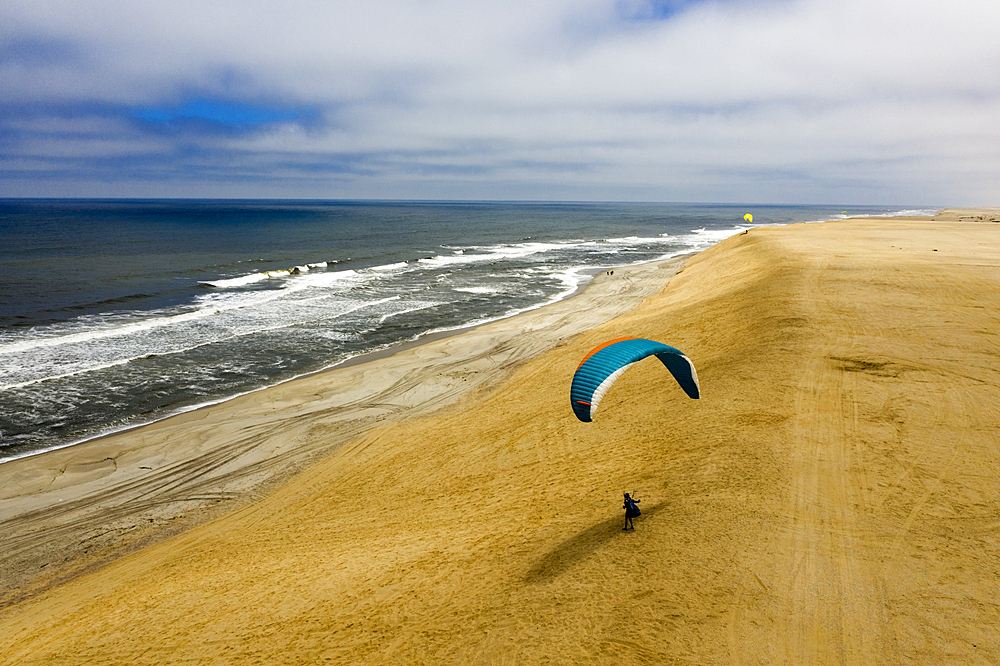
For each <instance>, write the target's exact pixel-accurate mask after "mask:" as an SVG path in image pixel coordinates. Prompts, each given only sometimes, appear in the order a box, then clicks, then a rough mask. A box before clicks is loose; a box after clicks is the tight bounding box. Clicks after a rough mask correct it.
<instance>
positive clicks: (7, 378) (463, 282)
mask: <svg viewBox="0 0 1000 666" xmlns="http://www.w3.org/2000/svg"><path fill="white" fill-rule="evenodd" d="M900 209H901V207H900V208H878V207H867V208H859V207H849V208H845V207H838V206H728V205H727V206H714V205H687V204H618V203H609V204H593V203H581V204H572V203H489V202H485V203H457V202H455V203H448V202H442V203H424V202H352V201H177V200H163V201H158V200H140V201H135V200H128V201H107V200H83V201H72V200H9V199H8V200H0V461H3V460H9V459H12V458H16V457H22V456H24V455H29V454H31V453H34V452H38V451H42V450H47V449H51V448H55V447H59V446H65V445H68V444H71V443H74V442H78V441H81V440H84V439H88V438H91V437H94V436H98V435H100V434H104V433H108V432H113V431H115V430H120V429H123V428H127V427H130V426H134V425H138V424H140V423H144V422H148V421H152V420H155V419H158V418H162V417H163V416H166V415H168V414H171V413H175V412H178V411H182V410H185V409H190V408H193V407H195V406H198V405H203V404H207V403H211V402H216V401H219V400H223V399H226V398H228V397H232V396H234V395H238V394H241V393H245V392H247V391H251V390H254V389H257V388H261V387H264V386H268V385H273V384H275V383H277V382H280V381H283V380H286V379H289V378H291V377H295V376H298V375H302V374H305V373H308V372H313V371H316V370H319V369H322V368H324V367H328V366H330V365H332V364H335V363H338V362H340V361H343V360H345V359H347V358H350V357H352V356H356V355H358V354H361V353H364V352H367V351H373V350H377V349H382V348H386V347H389V346H392V345H394V344H398V343H399V342H402V341H406V340H413V339H415V338H417V337H419V336H420V335H422V334H425V333H427V332H429V331H439V330H449V329H455V328H460V327H463V326H467V325H470V324H473V323H477V322H483V321H488V320H492V319H497V318H501V317H505V316H509V315H511V314H514V313H517V312H521V311H524V310H526V309H530V308H534V307H538V306H541V305H543V304H545V303H549V302H553V301H556V300H559V299H561V298H564V297H566V296H567V295H569V294H571V293H572V292H574V291H575V290H576V288H577V287H578V286H580V285H581V284H583V283H584V282H586V281H587V280H588V279H589V276H590V275H591V274H593V272H595V271H597V270H600V269H602V268H608V267H613V266H618V265H624V264H630V263H637V262H644V261H650V260H654V259H659V258H664V257H669V256H674V255H677V254H683V253H687V252H691V251H695V250H700V249H704V248H706V247H708V246H709V245H711V244H713V243H715V242H718V241H719V240H721V239H723V238H725V237H727V236H729V235H731V234H733V233H736V232H738V231H740V230H742V229H743V228H745V227H746V223H745V222H744V219H743V216H744V214H745V213H746V212H750V213H752V214H753V215H754V224H787V223H791V222H804V221H819V220H824V219H831V218H836V217H843V216H845V215H869V214H882V215H891V214H896V213H899V212H901V210H900ZM911 212H912V211H911Z"/></svg>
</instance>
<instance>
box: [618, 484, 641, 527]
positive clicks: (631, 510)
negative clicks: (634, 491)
mask: <svg viewBox="0 0 1000 666" xmlns="http://www.w3.org/2000/svg"><path fill="white" fill-rule="evenodd" d="M641 501H642V500H639V499H635V498H632V497H629V496H628V493H625V505H624V506H623V507H622V508H623V509H625V527H623V528H622V531H624V530H628V529H632V530H634V529H635V525H633V524H632V519H633V518H635V517H636V516H638V515H639V514H641V513H642V512H641V511H639V507H637V506H636V504H638V503H639V502H641Z"/></svg>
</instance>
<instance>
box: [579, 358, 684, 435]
mask: <svg viewBox="0 0 1000 666" xmlns="http://www.w3.org/2000/svg"><path fill="white" fill-rule="evenodd" d="M648 356H656V358H658V359H660V361H661V362H662V363H663V365H665V366H666V367H667V370H669V371H670V374H672V375H673V376H674V379H676V380H677V383H678V384H680V387H681V388H682V389H684V392H685V393H687V394H688V396H689V397H691V398H696V399H697V398H700V397H701V387H700V386H699V384H698V375H697V373H696V372H695V369H694V364H693V363H692V362H691V359H689V358H688V357H687V356H685V355H684V352H682V351H680V350H679V349H675V348H674V347H671V346H669V345H665V344H663V343H661V342H655V341H653V340H645V339H643V338H619V339H617V340H609V341H608V342H605V343H604V344H602V345H599V346H598V347H597V348H595V349H593V350H592V351H591V352H590V353H589V354H587V355H586V356H585V357H584V359H583V361H581V362H580V365H579V367H578V368H577V369H576V373H574V375H573V383H572V385H571V386H570V390H569V400H570V404H571V405H572V407H573V412H574V413H575V414H576V417H577V418H578V419H580V420H581V421H585V422H589V421H592V420H593V415H594V412H595V411H597V406H598V404H600V402H601V398H603V397H604V394H605V393H607V392H608V389H610V388H611V385H612V384H614V383H615V381H616V380H617V379H618V378H619V377H621V376H622V374H623V373H624V372H625V371H626V370H628V369H629V368H630V367H632V365H634V364H635V363H638V362H639V361H641V360H642V359H644V358H646V357H648Z"/></svg>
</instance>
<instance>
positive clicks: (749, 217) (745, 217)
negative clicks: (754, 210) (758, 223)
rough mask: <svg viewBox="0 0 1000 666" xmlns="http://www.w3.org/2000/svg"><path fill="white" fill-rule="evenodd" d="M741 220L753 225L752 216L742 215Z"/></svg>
mask: <svg viewBox="0 0 1000 666" xmlns="http://www.w3.org/2000/svg"><path fill="white" fill-rule="evenodd" d="M743 219H744V220H746V221H747V222H749V223H751V224H753V215H751V214H750V213H747V214H746V215H744V216H743Z"/></svg>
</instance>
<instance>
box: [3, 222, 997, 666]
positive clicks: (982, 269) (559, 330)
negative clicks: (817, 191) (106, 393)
mask: <svg viewBox="0 0 1000 666" xmlns="http://www.w3.org/2000/svg"><path fill="white" fill-rule="evenodd" d="M635 270H636V271H640V272H642V271H645V272H644V273H641V274H640V275H636V276H635V277H633V278H628V279H629V280H631V282H634V283H635V284H637V285H638V284H640V283H641V284H644V285H646V286H647V287H648V288H649V289H650V290H651V291H650V292H649V293H648V294H647V293H646V292H645V291H643V290H642V289H639V288H638V287H636V288H635V289H632V290H631V291H628V292H627V293H628V294H629V295H630V296H629V297H630V298H631V299H632V300H629V298H624V297H623V298H619V297H617V296H615V295H614V290H615V289H616V288H625V287H624V285H625V284H626V282H627V280H626V276H624V275H622V276H621V279H620V280H619V279H618V278H619V269H616V272H615V279H614V280H610V279H606V280H599V281H598V283H597V284H595V285H593V286H592V287H591V288H589V289H588V290H587V291H586V292H585V293H584V294H583V295H582V296H580V297H577V298H575V299H570V300H568V301H565V302H564V303H561V304H558V305H556V306H553V308H551V309H549V308H546V309H541V310H538V311H535V312H534V313H529V314H528V315H524V316H523V317H517V318H513V319H510V320H506V321H505V322H498V323H497V324H492V325H490V326H498V327H499V328H504V327H507V329H505V330H506V333H505V335H506V336H507V337H506V338H504V336H503V335H498V336H496V337H494V336H493V334H491V333H489V332H488V331H486V329H488V328H489V327H481V328H479V329H475V330H473V331H469V332H466V333H463V334H461V335H457V336H454V337H451V338H447V339H445V340H439V341H436V342H433V343H430V344H427V345H422V346H419V347H416V348H414V349H410V350H406V351H405V352H402V353H401V354H399V355H396V356H393V357H390V358H386V359H379V360H377V361H373V362H371V363H366V364H362V365H358V366H354V367H352V368H344V369H342V370H338V371H333V372H330V373H323V374H320V375H315V376H313V377H309V378H304V379H302V380H298V382H294V383H289V384H286V385H282V386H281V387H277V388H275V389H269V390H267V391H261V392H258V393H255V394H251V395H249V396H245V397H244V398H241V399H238V400H234V401H231V402H229V403H224V404H223V405H218V406H215V407H212V408H210V409H207V410H201V411H199V412H192V413H190V414H186V415H182V416H180V417H177V418H176V419H171V420H168V421H164V422H162V423H160V424H156V425H154V426H151V427H149V428H146V429H140V430H137V431H133V432H131V433H124V434H122V435H120V436H119V437H118V438H108V439H106V440H101V441H99V442H92V443H90V444H88V445H84V447H87V448H90V449H92V450H93V451H94V452H93V453H91V454H87V455H88V456H89V458H74V457H72V456H73V455H74V454H75V453H76V452H73V451H72V450H67V451H65V452H55V453H53V454H47V456H49V458H48V460H43V459H44V458H46V456H39V457H38V458H36V459H27V460H25V461H19V462H16V463H11V464H10V465H14V466H15V467H14V468H11V469H14V470H15V472H14V473H12V472H11V471H10V470H9V469H8V465H4V466H0V479H2V485H0V493H2V494H0V512H2V513H0V520H2V521H3V523H0V527H3V528H4V529H5V530H6V528H7V526H8V525H13V527H14V529H13V531H4V532H3V536H2V537H0V539H5V540H7V541H6V542H0V547H3V548H4V550H3V551H2V552H4V553H5V555H4V557H5V558H9V555H8V554H7V553H10V552H11V549H10V547H9V544H10V543H12V539H16V538H18V537H17V535H18V534H20V535H25V536H22V537H21V538H22V539H23V540H22V541H21V542H17V543H28V544H29V545H28V546H25V547H24V550H23V551H22V552H24V553H26V555H25V556H24V558H22V559H21V560H17V561H18V562H22V563H24V562H31V563H34V564H39V563H40V562H41V559H38V558H40V557H41V556H42V554H44V553H46V552H47V553H48V555H49V557H50V558H51V559H52V560H53V562H54V564H53V565H52V566H56V560H58V559H59V558H61V557H62V556H63V554H62V552H61V551H60V550H59V549H58V548H52V549H49V550H48V551H46V547H45V545H46V542H45V539H46V538H48V535H50V534H54V535H56V536H55V537H53V538H54V539H55V538H60V537H59V535H63V537H64V541H65V542H67V543H68V542H69V541H68V540H70V539H71V538H76V537H79V535H80V533H79V532H74V530H78V527H77V525H76V523H75V522H74V520H76V519H77V517H81V516H83V517H87V518H86V520H91V521H92V526H93V527H94V529H96V526H97V525H99V524H100V521H101V517H102V515H114V511H115V510H116V509H115V507H116V506H118V507H126V506H127V507H129V508H128V510H129V511H132V513H133V514H134V513H135V506H136V504H137V503H138V504H139V505H140V506H141V503H142V502H143V501H148V502H149V505H150V508H149V510H150V511H152V512H153V513H155V512H156V511H157V510H158V509H157V508H156V507H159V506H161V505H160V504H157V502H156V501H155V500H154V499H152V497H155V496H157V495H156V494H157V493H160V495H159V496H160V497H163V498H166V501H165V502H164V503H163V504H162V506H166V507H170V506H171V502H174V503H176V504H180V503H183V501H184V500H182V499H181V498H182V495H176V496H174V495H171V493H172V492H173V490H172V489H173V488H174V487H177V488H181V487H182V486H184V488H185V490H183V492H187V493H189V494H194V495H196V494H197V493H196V491H200V490H203V491H204V492H205V494H206V495H205V497H204V498H200V497H196V498H195V499H192V500H191V501H193V502H198V501H200V502H202V504H201V505H200V508H199V509H198V510H196V511H194V512H191V513H194V514H197V515H199V516H204V515H205V512H206V511H207V510H208V509H207V508H206V507H208V506H210V505H211V503H212V502H213V501H214V500H213V497H212V496H211V493H213V492H219V493H224V492H233V493H234V494H235V495H239V494H240V493H241V492H244V491H243V490H242V489H243V486H241V485H240V484H241V483H246V484H247V485H246V488H256V489H258V490H255V491H254V492H252V493H251V495H252V501H244V505H243V506H242V507H241V508H239V509H238V510H235V511H229V512H227V513H226V514H225V515H223V516H221V517H219V518H217V519H214V520H211V521H209V522H205V523H203V524H200V525H198V526H196V527H193V528H191V529H187V530H186V531H183V532H182V533H180V534H177V535H176V536H173V537H171V538H168V539H165V540H162V541H160V542H159V543H155V544H153V545H150V546H147V547H144V548H141V549H138V550H134V552H131V553H130V554H127V555H125V556H123V557H116V556H115V553H114V552H111V550H109V551H107V552H106V553H105V555H104V556H103V557H104V559H97V560H95V561H94V563H93V564H91V565H89V566H91V567H92V568H94V570H93V571H89V572H86V573H84V574H80V573H79V571H80V570H79V568H77V569H73V568H72V567H69V566H68V565H67V566H66V567H62V571H63V573H62V574H60V575H61V576H63V577H65V578H67V579H68V580H67V581H66V582H64V583H61V584H58V585H53V584H52V583H53V582H54V581H55V580H56V578H55V577H53V578H52V579H51V580H49V581H48V582H46V581H45V580H44V579H43V578H40V577H38V576H35V577H28V578H27V579H25V582H24V583H23V584H20V585H17V586H15V587H13V588H11V589H13V590H14V595H13V596H11V597H9V599H10V601H9V602H8V604H7V606H6V607H5V608H3V609H2V610H0V663H3V664H7V663H10V664H14V663H17V664H42V663H71V664H72V663H88V664H90V663H93V664H101V663H114V664H117V663H129V664H146V663H149V664H162V663H188V662H192V663H267V664H272V663H303V664H305V663H310V664H311V663H327V662H328V663H357V664H361V663H426V664H430V663H511V664H533V663H571V662H581V663H607V664H648V663H698V664H708V663H737V664H741V663H747V664H750V663H789V664H810V663H830V664H866V665H867V664H872V663H914V662H916V663H935V664H937V663H947V662H951V663H963V664H964V663H984V664H986V663H997V662H1000V630H998V629H997V627H998V626H1000V601H998V599H1000V577H998V575H997V571H1000V436H998V434H997V428H996V420H997V414H1000V214H998V211H995V210H978V211H945V212H943V213H942V214H941V215H939V216H938V217H937V218H934V219H931V218H911V219H905V218H882V219H875V220H844V221H837V222H830V223H825V224H805V225H791V226H787V227H769V228H757V229H753V230H751V231H750V232H749V233H747V234H741V235H739V236H735V237H733V238H731V239H729V240H727V241H724V242H723V243H720V244H719V245H717V246H715V247H713V248H711V249H710V250H707V251H705V252H703V253H701V254H699V255H697V256H696V257H694V258H692V259H690V260H688V261H687V262H686V264H685V265H684V267H683V269H682V270H681V271H680V272H678V273H677V274H676V275H675V276H674V277H673V278H672V279H670V280H669V283H667V284H666V287H665V288H662V287H663V284H664V283H666V280H665V279H662V278H664V277H665V276H668V275H669V273H670V270H666V271H662V272H661V270H660V269H658V268H655V267H649V266H647V267H642V268H637V269H635ZM658 280H659V285H658V286H656V282H657V281H658ZM661 288H662V290H661ZM601 289H607V290H609V291H610V293H611V295H610V296H607V298H606V299H602V298H596V299H595V300H588V299H592V298H593V297H592V294H596V293H604V292H600V290H601ZM657 292H658V293H657ZM647 295H649V296H650V297H649V298H647V299H645V300H642V299H643V298H644V297H645V296H647ZM639 301H642V302H641V303H640V302H639ZM602 308H603V309H602ZM616 315H617V316H616ZM532 316H534V317H537V319H531V317H532ZM626 335H633V336H639V337H649V338H653V339H657V340H661V341H663V342H666V343H668V344H671V345H674V346H676V347H678V348H680V349H682V350H684V351H685V352H686V353H687V354H688V355H689V356H690V357H691V358H692V360H693V361H694V363H695V364H696V366H697V368H698V373H699V377H700V378H701V384H702V392H703V397H702V399H701V400H698V401H692V400H689V399H688V398H687V397H686V396H685V395H684V394H683V392H681V391H680V390H679V389H678V388H677V386H676V385H675V384H674V383H673V380H672V379H671V378H670V376H669V374H668V373H666V372H665V370H664V369H663V367H662V366H661V365H660V364H658V363H656V362H655V361H647V362H644V363H640V364H638V365H636V366H635V367H634V368H632V369H631V370H630V371H629V372H627V373H626V374H625V375H624V376H623V377H622V378H621V379H620V380H619V381H618V383H617V384H616V385H615V386H614V388H613V389H612V390H611V391H610V392H609V393H608V394H607V396H606V397H605V399H604V401H603V402H602V404H601V408H600V410H599V411H598V412H597V414H596V418H595V422H594V423H589V424H584V423H580V422H578V421H576V420H575V418H574V417H573V415H572V412H571V410H570V408H569V405H568V399H567V397H568V385H569V378H570V377H571V375H572V372H573V370H574V369H575V368H576V365H577V364H578V363H579V360H580V359H581V358H582V357H583V355H584V354H585V353H586V352H587V351H589V350H590V349H591V348H592V347H593V346H595V345H596V344H598V343H599V342H601V341H603V340H606V339H608V338H612V337H622V336H626ZM477 336H484V337H483V338H482V339H479V338H477ZM536 338H538V339H541V340H542V341H541V342H538V343H535V342H533V341H534V340H535V339H536ZM477 340H479V341H478V342H477ZM408 355H413V356H412V358H410V360H406V359H407V358H409V357H408ZM421 355H422V356H421ZM455 355H458V356H461V357H462V360H460V361H454V363H456V364H457V365H453V364H452V363H453V359H454V357H455ZM495 361H499V366H498V367H494V362H495ZM429 363H430V364H432V366H433V369H428V368H427V365H428V364H429ZM434 364H436V365H434ZM338 373H348V374H346V375H343V374H341V375H338ZM463 373H464V374H463ZM349 377H350V379H349ZM470 382H472V387H471V388H468V389H467V388H466V386H465V385H466V384H469V383H470ZM345 414H348V416H344V415H345ZM116 440H117V443H116ZM178 441H181V442H183V443H184V446H186V447H189V448H188V450H189V451H193V452H196V453H198V455H195V456H194V457H193V458H192V457H191V456H188V457H187V458H185V459H184V460H181V461H174V460H168V458H167V457H168V456H169V455H170V454H169V453H168V451H169V450H172V448H173V447H174V446H176V445H177V444H178ZM126 444H128V445H127V446H126ZM100 447H107V448H106V449H105V450H103V451H102V450H101V448H100ZM130 447H131V448H130ZM78 448H79V450H80V451H84V450H85V449H84V448H83V447H78ZM300 449H304V450H307V451H309V454H308V455H307V454H305V453H303V454H301V456H300V457H298V458H296V457H295V456H294V455H293V454H292V452H293V451H299V450H300ZM105 454H106V457H110V458H112V459H113V461H114V464H115V468H114V469H113V470H112V471H111V472H107V470H108V469H109V468H110V465H108V464H104V465H103V466H101V465H99V464H98V463H99V462H100V463H103V460H104V459H103V458H101V457H100V456H102V455H105ZM79 455H81V456H82V455H83V454H82V453H80V454H79ZM60 456H68V457H64V458H61V457H60ZM190 460H197V461H199V462H198V465H199V466H196V467H195V472H196V474H195V477H196V479H195V480H193V481H190V482H185V481H183V479H184V478H187V476H190V470H188V472H189V473H188V474H187V475H185V474H183V473H182V472H183V470H182V469H180V468H183V467H184V466H185V465H189V464H190ZM272 460H277V461H278V462H272ZM282 460H292V461H293V463H292V464H290V465H289V468H290V471H289V472H288V474H291V473H292V471H296V470H297V469H301V468H302V467H304V466H305V465H306V464H308V463H310V462H311V463H314V464H312V466H310V467H308V468H307V469H306V470H305V471H304V472H301V473H298V474H296V475H294V476H288V475H283V474H274V473H273V472H274V469H275V467H276V466H281V465H282V462H281V461H282ZM248 461H252V463H251V462H248ZM161 462H162V463H163V464H162V466H161V465H160V463H161ZM57 463H59V464H62V465H63V467H59V464H57ZM139 463H141V464H139ZM78 467H79V469H77V468H78ZM145 467H150V468H152V469H150V470H146V469H143V468H145ZM172 467H176V468H178V469H176V470H175V471H174V472H171V473H170V474H168V471H167V470H169V469H171V468H172ZM52 470H56V472H58V473H56V472H53V471H52ZM240 470H245V471H243V472H241V471H240ZM269 473H270V474H271V476H270V477H269V478H271V479H278V480H280V484H279V483H278V482H277V481H274V482H271V483H264V482H258V485H256V486H255V485H253V484H254V481H253V480H254V479H256V478H257V477H255V476H254V475H255V474H259V475H261V476H262V477H267V476H268V474H269ZM144 474H145V475H146V476H143V475H144ZM156 474H162V475H163V476H162V477H160V479H159V480H158V481H156V482H155V483H153V482H151V483H149V484H147V485H145V486H142V483H140V481H141V479H144V478H147V476H149V477H152V476H155V475H156ZM171 474H172V475H171ZM198 474H200V476H199V475H198ZM115 475H119V476H118V477H116V476H115ZM114 478H118V479H124V481H115V482H111V481H108V479H114ZM64 479H66V480H64ZM199 479H200V480H199ZM133 483H135V484H138V485H139V487H141V488H143V487H144V488H145V489H146V490H143V491H141V492H140V491H134V492H138V494H137V495H135V496H132V495H129V493H130V492H133V490H131V489H132V488H133V486H132V485H130V484H133ZM185 483H186V484H187V485H186V486H185ZM59 484H67V485H64V486H61V485H59ZM199 484H204V485H203V486H201V485H199ZM227 484H230V485H227ZM64 488H67V489H69V490H63V489H64ZM227 488H228V489H229V490H227ZM109 489H111V490H113V492H112V491H111V490H109ZM261 489H267V490H268V491H269V492H267V493H266V494H261V493H262V490H261ZM59 491H62V492H63V493H64V494H65V493H69V492H70V491H72V492H73V494H72V495H71V496H69V497H68V498H67V497H63V496H61V495H60V496H59V497H56V495H57V494H59ZM623 491H628V492H635V494H636V495H637V496H638V497H639V498H640V499H642V503H641V505H640V506H641V508H642V509H643V515H642V516H641V517H640V518H638V519H636V521H635V526H636V529H635V530H634V531H629V532H622V531H621V521H622V514H623V512H622V510H621V493H622V492H623ZM179 492H180V491H179ZM53 493H55V494H53ZM102 493H103V494H102ZM144 493H145V494H144ZM146 497H150V498H151V499H149V500H145V499H144V498H146ZM57 499H63V500H64V502H62V503H59V502H55V500H57ZM67 501H68V502H72V503H75V504H76V506H75V508H73V509H67V510H63V508H62V507H61V506H59V505H60V504H65V503H66V502H67ZM115 502H119V504H114V503H115ZM235 503H236V500H233V502H231V503H229V504H228V506H230V507H234V506H235ZM221 504H226V503H225V502H222V503H221ZM121 510H122V511H125V510H126V509H125V508H121ZM62 511H65V512H62ZM61 512H62V513H61ZM109 512H110V513H109ZM168 514H169V511H168ZM165 515H166V514H165ZM177 515H180V516H181V518H178V519H177V520H176V521H175V522H179V523H183V522H184V521H185V520H189V519H190V518H185V517H184V516H189V515H190V513H189V514H184V513H179V514H177ZM153 520H154V524H156V520H169V516H168V517H166V518H157V517H156V516H154V518H153ZM32 521H36V522H32ZM138 529H140V528H138V527H136V528H135V530H138ZM164 529H167V528H164V527H160V528H159V533H160V534H163V533H164V532H163V530H164ZM135 530H133V531H135ZM154 531H156V530H154ZM10 534H14V535H15V536H13V537H12V536H9V535H10ZM73 534H76V537H72V535H73ZM32 539H34V541H32ZM29 542H30V543H29ZM53 543H55V542H53ZM126 543H127V540H126ZM140 543H141V539H138V538H136V539H133V540H132V542H131V544H132V545H129V546H127V547H128V548H133V549H134V548H135V546H136V545H139V544H140ZM15 545H16V544H15ZM109 548H111V547H110V546H109ZM112 550H113V549H112ZM32 558H35V559H32ZM70 559H71V560H72V559H73V558H70ZM109 560H113V561H110V563H107V562H109ZM5 561H7V560H5ZM98 564H100V565H101V566H100V567H98V566H97V565H98ZM46 586H48V587H47V589H45V588H46ZM39 590H41V591H40V592H39V593H37V594H35V593H34V592H36V591H39ZM17 595H21V596H25V597H30V598H24V599H21V600H19V601H15V598H16V597H17Z"/></svg>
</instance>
